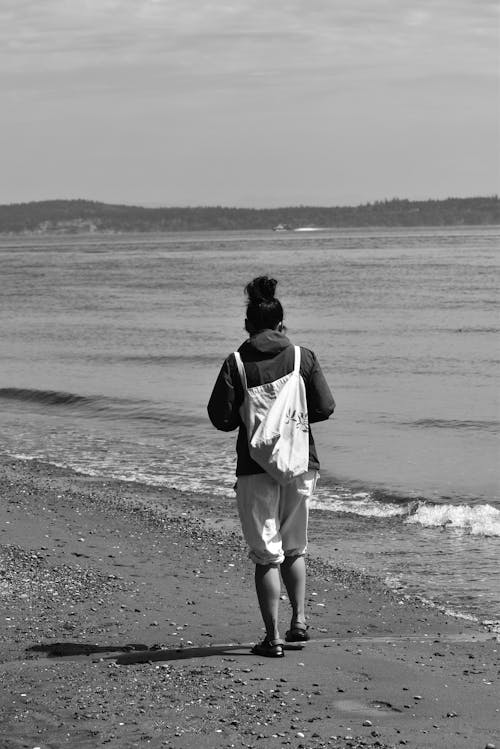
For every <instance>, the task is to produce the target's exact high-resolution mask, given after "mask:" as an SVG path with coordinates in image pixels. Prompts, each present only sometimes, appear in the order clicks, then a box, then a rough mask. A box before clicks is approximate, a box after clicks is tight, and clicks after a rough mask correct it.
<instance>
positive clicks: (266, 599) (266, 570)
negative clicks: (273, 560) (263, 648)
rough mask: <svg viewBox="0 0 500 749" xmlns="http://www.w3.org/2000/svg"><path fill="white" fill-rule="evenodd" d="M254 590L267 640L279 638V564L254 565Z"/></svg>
mask: <svg viewBox="0 0 500 749" xmlns="http://www.w3.org/2000/svg"><path fill="white" fill-rule="evenodd" d="M255 590H256V591H257V599H258V601H259V608H260V613H261V614H262V619H263V620H264V626H265V628H266V636H267V638H268V640H278V639H279V636H280V635H279V628H278V609H279V602H280V593H281V582H280V573H279V566H278V565H277V564H256V565H255Z"/></svg>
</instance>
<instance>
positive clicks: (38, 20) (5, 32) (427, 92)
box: [0, 0, 500, 207]
mask: <svg viewBox="0 0 500 749" xmlns="http://www.w3.org/2000/svg"><path fill="white" fill-rule="evenodd" d="M498 7H499V6H498V3H497V2H496V0H419V2H418V3H417V2H415V1H414V0H286V2H285V0H0V85H1V100H2V116H1V120H0V122H1V130H2V137H1V139H0V164H1V179H0V203H11V202H20V201H26V200H43V199H51V198H80V197H81V198H89V199H93V200H103V201H106V202H116V203H120V202H125V203H135V204H146V205H237V206H242V205H247V206H256V207H265V206H280V205H297V204H308V205H311V204H321V205H341V204H357V203H361V202H366V201H372V200H378V199H384V198H392V197H404V198H410V199H412V198H414V199H425V198H429V197H432V198H442V197H447V196H459V197H461V196H469V195H491V194H493V193H498V192H499V191H500V190H499V129H500V123H499V103H500V102H499V73H500V71H499V22H498Z"/></svg>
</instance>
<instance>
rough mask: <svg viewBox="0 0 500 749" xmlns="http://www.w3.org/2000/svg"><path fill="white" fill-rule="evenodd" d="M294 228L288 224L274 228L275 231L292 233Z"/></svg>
mask: <svg viewBox="0 0 500 749" xmlns="http://www.w3.org/2000/svg"><path fill="white" fill-rule="evenodd" d="M291 230H292V227H291V226H289V225H288V224H277V225H276V226H273V231H291Z"/></svg>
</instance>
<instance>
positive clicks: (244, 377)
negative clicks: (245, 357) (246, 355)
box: [233, 351, 248, 390]
mask: <svg viewBox="0 0 500 749" xmlns="http://www.w3.org/2000/svg"><path fill="white" fill-rule="evenodd" d="M233 356H234V358H235V360H236V366H237V367H238V372H239V373H240V378H241V382H242V384H243V388H244V389H245V390H248V386H247V375H246V372H245V367H244V366H243V362H242V361H241V356H240V353H239V351H235V352H234V354H233Z"/></svg>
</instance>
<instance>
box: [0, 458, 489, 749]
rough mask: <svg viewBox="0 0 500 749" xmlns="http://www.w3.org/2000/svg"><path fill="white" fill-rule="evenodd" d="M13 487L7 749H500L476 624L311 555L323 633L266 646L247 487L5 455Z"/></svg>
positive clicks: (3, 575)
mask: <svg viewBox="0 0 500 749" xmlns="http://www.w3.org/2000/svg"><path fill="white" fill-rule="evenodd" d="M0 492H1V502H0V607H1V613H0V674H1V678H0V748H1V749H18V747H31V748H33V747H40V749H48V748H49V747H50V748H51V749H52V748H57V747H66V746H71V747H77V748H79V747H82V748H83V747H85V748H86V749H87V748H88V749H93V748H94V747H99V746H107V747H113V748H116V749H128V748H129V747H144V746H149V747H173V748H174V747H175V749H182V748H186V749H191V748H192V747H266V748H267V747H272V748H274V747H281V746H291V747H304V748H305V747H326V746H329V747H333V748H338V749H340V748H343V749H344V748H345V747H351V748H352V749H355V748H356V747H381V748H382V749H383V748H384V747H400V746H406V747H412V748H415V749H417V748H418V749H429V748H432V747H436V748H437V747H439V748H440V749H476V748H477V749H485V747H487V746H490V747H491V746H496V747H497V749H500V742H499V735H500V689H499V675H500V661H499V657H498V653H499V648H500V643H499V642H498V639H497V637H496V636H494V635H493V634H492V633H490V632H487V631H486V630H484V629H481V628H480V627H479V626H477V625H474V624H473V623H468V622H464V621H460V620H456V619H453V618H449V617H447V616H446V615H444V614H441V613H440V612H438V611H436V610H434V609H430V608H427V607H425V606H423V605H421V604H419V603H418V602H415V601H412V600H410V599H406V598H404V597H400V596H398V595H396V594H394V593H391V592H389V591H388V590H387V589H386V588H385V587H384V586H383V585H382V584H381V583H379V582H378V581H377V580H375V579H371V578H369V577H365V576H362V575H360V574H358V573H356V572H354V571H350V570H348V569H345V568H344V567H342V566H341V562H342V560H338V561H339V565H340V566H338V567H335V566H333V565H328V564H326V563H325V562H324V561H321V560H320V559H317V558H314V556H313V555H312V554H311V556H310V558H309V562H308V565H309V584H308V593H307V599H308V616H309V624H310V634H311V638H312V639H311V641H310V642H309V643H307V645H306V646H305V648H303V649H300V648H296V649H289V650H287V651H286V656H285V658H283V659H266V658H262V657H258V656H254V655H252V654H251V653H250V648H251V644H252V643H253V642H255V641H257V640H259V639H261V638H262V636H263V629H262V624H261V621H260V616H259V614H258V611H257V607H256V602H255V594H254V590H253V566H252V565H251V563H250V562H249V561H248V559H247V557H246V551H245V549H244V547H243V544H242V541H241V536H240V533H239V530H238V527H237V518H236V513H235V508H234V505H233V504H232V503H231V501H230V500H224V499H214V498H213V497H209V496H207V497H198V496H197V497H196V498H190V497H189V496H188V495H185V494H182V493H180V492H176V491H173V490H170V489H169V490H162V489H154V488H148V487H143V486H140V485H136V484H126V483H120V482H111V481H103V480H97V479H93V478H89V477H84V476H79V475H77V474H74V473H71V472H70V471H66V470H63V469H59V468H55V467H50V466H45V465H43V464H39V463H35V462H23V461H15V460H11V459H7V458H1V459H0ZM311 515H312V517H311V538H312V539H313V540H314V538H321V539H322V541H323V542H324V540H325V538H328V537H329V536H331V546H332V548H334V547H335V530H334V529H333V530H332V527H331V523H328V518H327V517H325V513H321V512H313V513H312V514H311ZM312 550H314V544H312ZM282 622H283V627H282V629H283V633H284V631H285V630H286V629H287V627H288V624H289V608H288V602H287V601H286V598H285V596H284V595H283V601H282Z"/></svg>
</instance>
